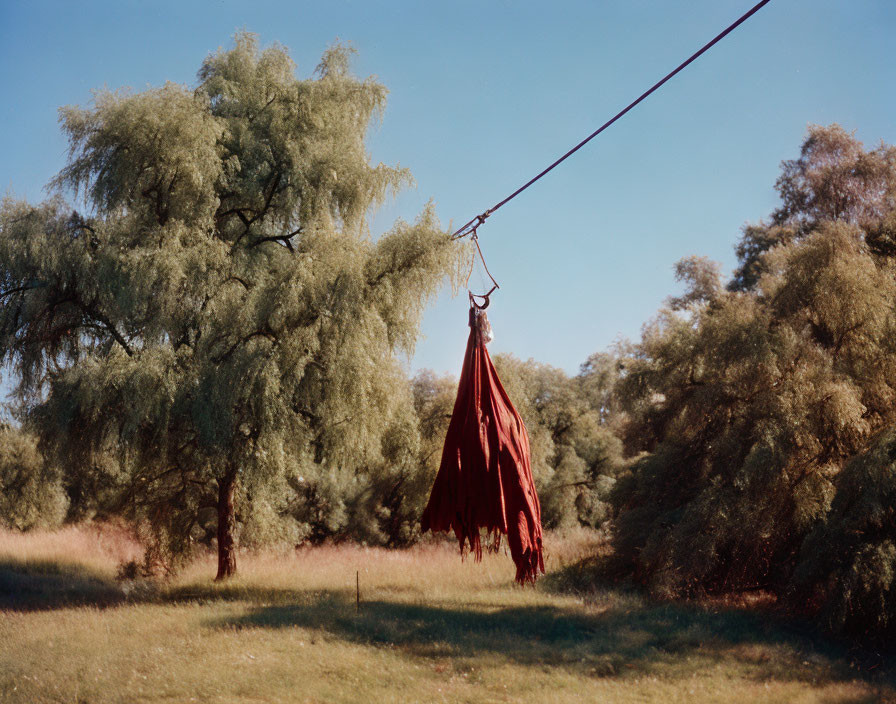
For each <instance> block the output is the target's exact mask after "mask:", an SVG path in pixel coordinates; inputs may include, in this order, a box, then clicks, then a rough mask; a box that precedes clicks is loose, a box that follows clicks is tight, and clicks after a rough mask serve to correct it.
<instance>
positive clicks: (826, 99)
mask: <svg viewBox="0 0 896 704" xmlns="http://www.w3.org/2000/svg"><path fill="white" fill-rule="evenodd" d="M752 4H753V0H687V1H686V2H685V1H684V0H676V1H672V0H666V1H661V0H651V1H648V0H604V1H597V0H592V1H591V2H586V1H584V0H582V1H578V2H566V1H562V0H561V1H558V2H551V3H546V2H543V1H540V2H535V1H533V2H522V1H516V0H504V1H499V0H450V1H449V0H443V1H442V2H424V1H422V0H420V1H417V2H365V1H361V0H353V1H350V0H330V1H329V2H328V1H326V0H318V1H317V2H314V3H311V2H306V1H305V0H289V1H288V2H287V1H275V0H256V1H255V2H253V3H249V2H246V1H245V0H242V1H236V0H209V1H206V2H198V1H197V0H178V1H177V2H172V1H170V0H166V1H164V2H153V1H150V0H145V1H142V2H133V1H131V0H115V1H109V2H92V1H90V0H83V1H82V2H71V1H70V0H67V1H65V2H47V1H44V0H27V1H26V0H0V94H2V95H3V101H2V104H0V183H2V185H3V187H4V189H8V190H9V191H11V192H12V193H13V194H14V195H17V196H20V197H27V198H28V199H32V200H37V199H40V198H42V197H43V192H42V187H43V184H45V183H46V182H47V181H48V180H49V179H50V178H51V177H52V176H53V175H54V174H55V173H56V171H57V170H58V169H59V168H60V167H61V166H62V165H63V163H64V159H65V148H66V144H65V142H64V140H63V139H62V136H61V134H60V133H59V130H58V127H57V124H56V110H57V108H58V107H59V106H60V105H65V104H72V103H77V104H85V103H87V102H89V100H90V97H91V92H90V91H91V90H92V89H94V88H98V87H102V86H103V85H106V86H109V87H111V88H117V87H120V86H131V87H133V88H135V89H138V90H139V89H142V88H144V87H146V86H148V85H158V84H160V83H162V82H164V81H165V80H172V81H176V82H180V83H185V84H188V85H193V84H194V82H195V74H196V71H197V69H198V68H199V66H200V63H201V62H202V60H203V58H204V57H205V56H206V55H207V54H208V53H210V52H212V51H214V50H216V49H217V48H218V47H219V46H225V47H226V46H228V45H229V44H230V41H231V36H232V35H233V33H234V31H236V30H238V29H242V28H245V29H248V30H250V31H253V32H256V33H258V34H259V35H260V38H261V42H262V44H263V45H267V44H270V43H272V42H279V43H281V44H283V45H285V46H286V47H288V48H289V49H290V52H291V55H292V57H293V59H294V60H295V61H296V63H297V64H298V74H299V75H300V76H303V77H304V76H309V75H310V74H311V72H312V71H313V69H314V67H315V65H316V64H317V62H318V59H319V58H320V55H321V53H322V52H323V51H324V50H325V49H326V47H327V46H328V45H329V44H330V43H332V42H333V41H335V40H336V39H337V38H338V39H339V40H341V41H347V42H351V43H352V44H353V45H354V46H355V48H357V50H358V52H359V53H358V57H357V61H356V64H355V72H356V73H357V74H359V75H361V76H367V75H371V74H373V75H376V76H378V77H379V79H380V80H381V81H382V82H383V83H384V84H385V85H386V86H387V87H388V88H389V90H390V102H389V106H388V108H387V110H386V114H385V118H384V120H383V122H382V124H381V125H380V126H379V127H377V128H376V129H375V130H374V131H373V132H372V133H371V135H370V140H369V146H370V151H371V153H372V156H373V158H374V160H376V161H384V162H388V163H401V164H402V165H403V166H408V167H410V169H411V170H412V172H413V173H414V175H415V177H416V181H417V185H416V188H415V189H413V190H409V191H407V192H405V193H404V194H403V195H401V196H399V197H398V198H397V199H396V200H395V201H393V202H392V203H390V204H389V205H387V206H386V207H385V208H383V209H382V210H381V211H380V212H379V214H378V215H377V217H376V218H375V220H374V223H373V224H374V232H375V233H380V232H383V231H384V230H386V229H388V227H389V225H390V224H391V223H392V222H393V221H394V219H395V218H397V217H403V218H406V219H413V218H414V217H415V215H416V214H417V213H418V212H419V211H420V210H421V208H422V207H423V205H424V204H425V203H426V202H427V201H428V200H429V199H433V200H434V201H435V203H436V207H437V212H438V213H439V216H440V217H441V218H442V220H443V222H444V223H446V225H447V223H448V222H449V221H451V222H453V223H454V224H455V225H460V224H463V223H464V222H466V221H467V220H468V219H470V218H471V217H473V216H474V215H476V214H477V213H479V212H481V211H483V210H484V209H485V208H487V207H490V206H491V205H493V204H494V203H495V202H497V201H498V200H500V199H502V198H503V197H504V196H505V195H507V194H508V193H509V192H511V191H512V190H514V189H515V188H516V187H517V186H519V185H521V184H522V183H523V182H524V181H526V180H528V178H529V177H530V176H532V175H534V174H535V173H537V172H538V171H540V170H541V169H542V168H543V167H544V166H546V165H547V164H548V163H550V162H551V161H552V160H553V159H554V158H556V157H557V156H559V155H560V154H561V153H563V152H564V151H566V150H567V149H568V148H569V147H571V146H572V145H573V144H575V143H576V142H578V141H579V140H580V139H582V138H583V137H584V136H586V135H587V134H589V133H590V132H591V131H593V130H594V129H596V127H597V126H599V125H600V124H601V123H603V122H604V121H605V120H606V119H608V118H609V117H610V116H611V115H613V114H615V113H616V112H617V111H618V110H619V109H620V108H622V107H623V106H624V105H626V104H627V103H628V102H630V101H631V100H632V99H633V98H634V97H635V96H637V95H638V94H640V93H641V92H642V91H643V90H644V89H646V88H647V87H648V86H649V85H651V84H652V83H653V82H654V81H655V80H657V79H658V78H659V77H661V76H662V75H664V74H665V73H666V72H667V71H669V70H670V69H671V68H673V67H674V66H675V65H677V64H678V63H679V62H680V61H681V60H683V59H684V58H685V57H687V56H688V55H689V54H691V53H692V52H693V51H694V50H696V49H697V48H698V47H699V46H700V45H702V44H703V43H704V42H705V41H706V40H708V39H709V38H711V37H712V36H714V35H715V34H716V33H717V32H718V31H720V30H721V29H722V28H724V27H725V26H727V25H728V24H729V23H730V22H731V21H733V20H734V19H735V18H736V17H738V16H739V15H740V14H742V13H743V12H744V11H745V10H747V9H748V8H749V7H750V6H751V5H752ZM894 36H896V2H892V0H772V2H771V3H770V4H769V5H768V6H766V7H765V8H764V9H762V10H761V11H760V12H759V13H758V14H757V15H755V16H754V17H753V18H752V19H750V20H749V21H748V22H747V23H746V24H745V25H743V26H742V27H740V28H739V29H738V30H736V31H735V32H734V33H733V34H732V35H730V36H729V37H728V38H727V39H725V40H724V41H723V42H722V43H721V44H719V45H717V46H716V47H714V48H713V49H711V50H710V51H709V52H708V53H707V54H706V55H704V56H703V57H702V58H700V59H699V60H698V61H697V62H696V63H695V64H693V65H692V66H691V67H689V68H688V69H686V71H685V72H684V73H682V74H680V75H679V76H678V77H676V78H675V79H673V80H672V81H671V82H670V83H668V84H667V85H666V86H664V87H663V88H662V89H661V90H660V91H659V92H658V93H656V94H654V95H653V96H651V97H650V98H649V99H648V100H647V101H646V102H644V103H642V104H641V105H640V106H639V107H638V108H636V109H635V110H634V111H633V112H632V113H629V115H627V116H626V117H625V118H623V120H622V121H620V122H619V123H617V124H616V125H614V126H613V127H611V128H610V129H609V130H607V131H606V132H604V133H603V134H602V135H601V136H600V137H598V138H597V139H596V140H595V141H594V142H592V143H591V144H590V145H588V146H587V147H586V148H585V149H584V150H582V151H580V152H579V153H578V154H576V155H575V156H574V157H572V159H570V160H569V161H567V162H566V163H565V164H564V165H563V166H561V167H560V168H559V169H558V170H555V171H554V172H552V173H551V174H550V175H549V176H547V177H546V178H545V179H543V180H542V181H540V182H539V183H538V184H536V185H535V186H533V187H532V188H530V189H529V190H528V191H527V192H526V193H525V194H524V195H522V196H520V197H519V198H517V199H516V200H514V201H513V202H511V203H510V204H508V205H506V206H505V207H504V208H502V209H501V210H500V211H499V212H498V213H497V214H496V215H494V216H493V217H492V218H491V219H490V220H489V221H488V223H487V224H486V225H485V226H484V227H483V228H482V229H481V231H480V236H481V240H480V241H481V243H482V246H483V248H484V250H485V253H486V256H487V258H488V262H489V266H490V268H491V270H492V273H493V274H494V275H495V276H496V278H497V279H498V280H499V282H500V283H501V291H500V292H499V294H497V295H496V297H495V299H494V301H493V305H492V308H491V309H490V311H489V312H490V318H491V320H492V323H493V327H494V329H495V335H496V339H495V341H494V342H493V343H492V345H491V348H492V352H493V353H494V352H512V353H514V354H516V355H517V356H519V357H521V358H524V359H526V358H530V357H531V358H535V359H537V360H539V361H543V362H547V363H549V364H553V365H555V366H558V367H562V368H563V369H565V370H567V371H568V372H575V371H576V370H577V368H578V366H579V364H581V362H583V361H584V360H585V358H586V357H587V356H588V355H589V354H591V353H592V352H595V351H598V350H601V349H604V348H606V347H607V346H608V345H609V344H610V343H612V341H613V340H614V339H616V338H618V337H620V336H625V337H629V338H637V337H638V335H639V331H640V328H641V325H642V324H643V323H644V322H645V321H646V320H648V319H649V318H650V317H651V316H652V315H653V314H654V312H655V311H656V309H657V308H658V307H659V306H660V305H661V304H662V301H663V299H664V298H665V297H666V296H668V295H670V294H672V293H675V292H676V291H677V288H676V285H675V282H674V279H673V275H672V266H673V264H674V263H675V261H677V260H678V259H680V258H681V257H684V256H687V255H690V254H702V255H707V256H709V257H711V258H713V259H716V260H718V261H721V262H722V263H723V266H724V269H725V270H726V271H730V270H731V269H732V268H733V266H734V255H733V247H734V245H735V243H736V242H737V240H738V238H739V235H740V228H741V227H742V225H743V224H744V223H746V222H749V221H756V220H758V219H760V218H762V217H764V216H766V215H767V214H768V213H769V212H770V211H771V210H772V209H773V207H774V206H775V203H776V195H775V192H774V189H773V186H774V182H775V179H776V177H777V174H778V170H779V165H780V162H781V161H782V160H783V159H787V158H792V157H794V156H796V154H797V151H798V148H799V145H800V142H801V140H802V137H803V135H804V133H805V130H806V126H807V124H809V123H821V124H827V123H831V122H839V123H841V124H842V125H843V126H844V127H846V128H847V129H849V130H856V133H857V135H858V136H859V138H860V139H862V140H864V141H865V142H866V144H874V143H877V142H878V141H879V140H881V139H883V140H884V141H887V142H890V143H893V142H896V119H894V118H896V91H894V90H893V87H894V85H896V60H894V58H893V53H892V52H893V38H894ZM473 280H474V281H476V280H477V277H476V276H475V275H474V279H473ZM466 306H467V303H466V300H465V296H458V297H456V298H451V297H450V296H449V295H448V294H447V292H446V293H445V294H444V295H442V296H441V297H440V298H439V300H438V301H437V302H436V303H435V305H433V306H432V307H431V308H430V309H429V311H428V312H427V315H426V318H425V321H424V327H423V332H424V335H425V338H424V339H423V340H421V342H420V344H419V346H418V348H417V354H416V356H415V357H414V358H413V359H412V360H411V361H410V367H411V369H418V368H421V367H430V368H433V369H435V370H436V371H438V372H451V373H457V372H458V371H459V368H460V363H461V357H462V354H463V347H464V343H465V341H466V334H467V328H466V320H467V317H466Z"/></svg>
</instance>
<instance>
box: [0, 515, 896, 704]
mask: <svg viewBox="0 0 896 704" xmlns="http://www.w3.org/2000/svg"><path fill="white" fill-rule="evenodd" d="M547 548H548V568H549V571H551V572H553V573H554V574H557V573H559V572H562V568H563V566H564V565H567V564H569V563H571V562H574V561H576V560H577V559H579V558H581V557H583V556H585V555H587V554H591V553H593V552H594V551H595V550H597V549H599V541H597V540H596V538H595V537H594V536H593V535H591V534H587V533H581V534H577V535H574V536H567V537H565V538H563V539H560V538H557V537H553V538H551V540H549V541H548V543H547ZM137 551H138V546H136V545H135V544H134V543H133V542H132V541H130V540H128V539H127V537H126V535H124V534H123V533H122V532H121V531H115V532H113V533H112V534H108V533H103V532H97V531H90V530H86V529H74V528H69V529H67V530H65V531H62V532H60V533H58V534H42V535H41V534H32V535H26V536H21V535H13V534H9V533H0V604H2V605H3V606H4V607H5V608H6V609H7V610H6V611H4V612H3V613H0V643H3V647H2V648H0V701H4V702H6V701H9V702H38V703H39V702H71V703H73V704H75V703H79V702H91V703H92V702H188V701H198V702H222V703H223V702H228V703H229V702H296V701H298V702H357V701H359V700H361V701H364V700H366V701H369V702H524V701H525V702H528V701H537V702H540V703H541V702H544V703H546V704H549V703H551V702H573V701H575V702H578V701H601V702H650V701H662V702H664V703H665V702H668V703H670V704H671V703H673V702H781V701H788V702H789V701H793V702H874V701H885V700H887V698H888V697H892V696H893V690H892V689H891V688H890V686H889V684H888V683H887V681H886V680H885V679H883V678H882V677H881V676H878V677H877V678H876V679H874V678H872V677H871V676H869V675H867V674H862V673H861V672H859V671H858V670H855V669H852V668H851V667H850V666H849V664H848V661H847V659H846V658H845V657H844V653H843V652H842V651H840V650H838V649H837V648H836V647H835V646H833V645H831V644H829V643H825V642H823V641H820V640H819V639H818V638H816V637H814V636H811V635H809V634H807V633H801V632H799V631H796V630H794V629H792V628H787V627H784V626H782V625H780V624H775V623H774V622H772V621H770V620H769V619H768V618H767V617H762V616H760V615H757V614H756V613H755V612H751V611H747V610H744V609H728V608H722V607H720V606H717V605H712V606H707V607H704V608H697V607H688V606H683V605H672V604H667V605H657V604H650V603H645V602H644V601H643V600H641V599H640V598H639V597H637V596H635V595H631V594H626V593H623V592H620V591H617V590H613V589H604V590H593V591H590V592H589V593H587V594H571V593H565V592H558V591H556V589H555V588H552V586H551V585H552V584H553V585H555V587H556V584H558V583H559V582H561V581H562V580H558V579H553V580H550V579H549V580H545V581H544V583H543V585H542V586H540V587H538V588H536V589H531V588H526V589H522V588H519V587H516V586H514V585H513V584H512V583H511V577H512V575H513V567H512V563H511V562H510V560H509V558H508V557H507V556H505V555H503V554H498V555H489V556H486V557H485V559H484V560H483V562H482V563H480V564H477V563H475V562H474V561H473V560H470V559H468V560H466V561H465V562H461V561H460V559H459V558H458V556H457V553H456V550H455V548H454V547H453V546H451V545H448V544H429V545H424V546H419V547H417V548H415V549H413V550H408V551H386V550H380V549H370V548H362V547H357V546H339V547H325V548H315V549H309V550H303V551H299V552H293V551H289V552H284V553H280V554H277V553H274V552H269V553H265V554H258V555H242V556H241V561H240V570H241V573H240V575H239V576H238V577H237V578H236V579H235V580H233V581H231V582H229V583H227V584H225V585H216V584H213V583H212V582H211V581H210V577H211V576H212V575H213V574H214V565H213V562H212V560H211V558H208V559H202V560H199V561H197V562H195V563H194V564H193V565H191V566H190V568H189V569H188V570H187V571H185V572H184V573H183V574H182V575H180V576H179V577H178V578H177V579H175V580H173V581H171V582H168V583H164V584H152V585H140V584H133V583H127V584H117V583H115V582H114V581H112V580H111V577H112V575H114V573H115V572H116V566H117V563H118V562H120V561H122V560H126V559H132V558H133V557H135V556H136V553H137ZM356 574H359V575H360V583H361V597H362V603H361V609H360V611H359V610H357V609H356V605H355V579H356ZM79 579H80V580H82V581H81V582H80V583H79V582H78V580H79ZM29 580H31V581H29ZM85 580H86V581H85ZM23 583H25V584H26V586H27V589H25V590H24V591H23V590H22V588H21V587H22V584H23ZM73 583H74V584H75V586H72V585H73ZM28 589H30V590H31V591H28ZM879 671H880V668H878V670H876V671H875V672H879Z"/></svg>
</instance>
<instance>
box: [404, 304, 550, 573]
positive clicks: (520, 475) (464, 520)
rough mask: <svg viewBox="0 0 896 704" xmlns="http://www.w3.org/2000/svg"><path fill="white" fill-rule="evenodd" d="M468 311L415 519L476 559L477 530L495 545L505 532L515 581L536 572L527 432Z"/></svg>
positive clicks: (539, 559) (540, 563) (536, 524)
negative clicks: (459, 361)
mask: <svg viewBox="0 0 896 704" xmlns="http://www.w3.org/2000/svg"><path fill="white" fill-rule="evenodd" d="M477 314H479V315H483V313H481V312H480V311H477V310H475V309H471V310H470V327H471V330H470V338H469V340H468V341H467V351H466V354H465V356H464V366H463V369H462V371H461V375H460V384H459V385H458V389H457V400H456V401H455V402H454V411H453V413H452V414H451V422H450V423H449V425H448V433H447V435H446V437H445V447H444V449H443V450H442V462H441V465H440V467H439V473H438V475H437V476H436V481H435V484H434V485H433V488H432V494H431V495H430V497H429V503H428V504H427V506H426V509H425V510H424V511H423V517H422V518H421V521H420V524H421V527H422V529H423V531H424V532H425V531H427V530H432V531H434V532H435V531H446V532H447V531H449V530H452V529H453V530H454V534H455V536H457V539H458V541H459V542H460V547H461V550H463V549H464V546H465V544H467V543H469V546H470V549H471V550H472V551H473V553H474V554H475V556H476V559H481V558H482V546H481V543H480V529H483V528H484V529H485V535H486V540H487V541H490V542H491V545H490V546H489V547H490V548H492V549H497V548H498V546H499V544H500V540H501V534H504V535H506V536H507V542H508V544H509V545H510V554H511V556H512V557H513V561H514V563H516V580H517V581H518V582H520V583H521V584H524V583H526V582H534V581H535V579H536V578H537V576H538V573H539V572H541V573H542V574H544V558H543V555H542V544H541V507H540V506H539V503H538V495H537V494H536V492H535V484H534V483H533V481H532V469H531V467H530V466H529V436H528V434H527V433H526V426H525V425H524V424H523V419H522V418H520V415H519V413H517V411H516V409H515V408H514V407H513V404H512V403H511V402H510V399H509V398H508V396H507V392H506V391H505V390H504V387H503V386H502V384H501V380H500V379H498V374H497V373H496V372H495V367H494V365H493V364H492V360H491V358H490V357H489V354H488V350H487V349H486V347H485V341H484V340H483V339H482V333H481V332H480V331H479V326H478V325H477V324H476V315H477Z"/></svg>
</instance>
